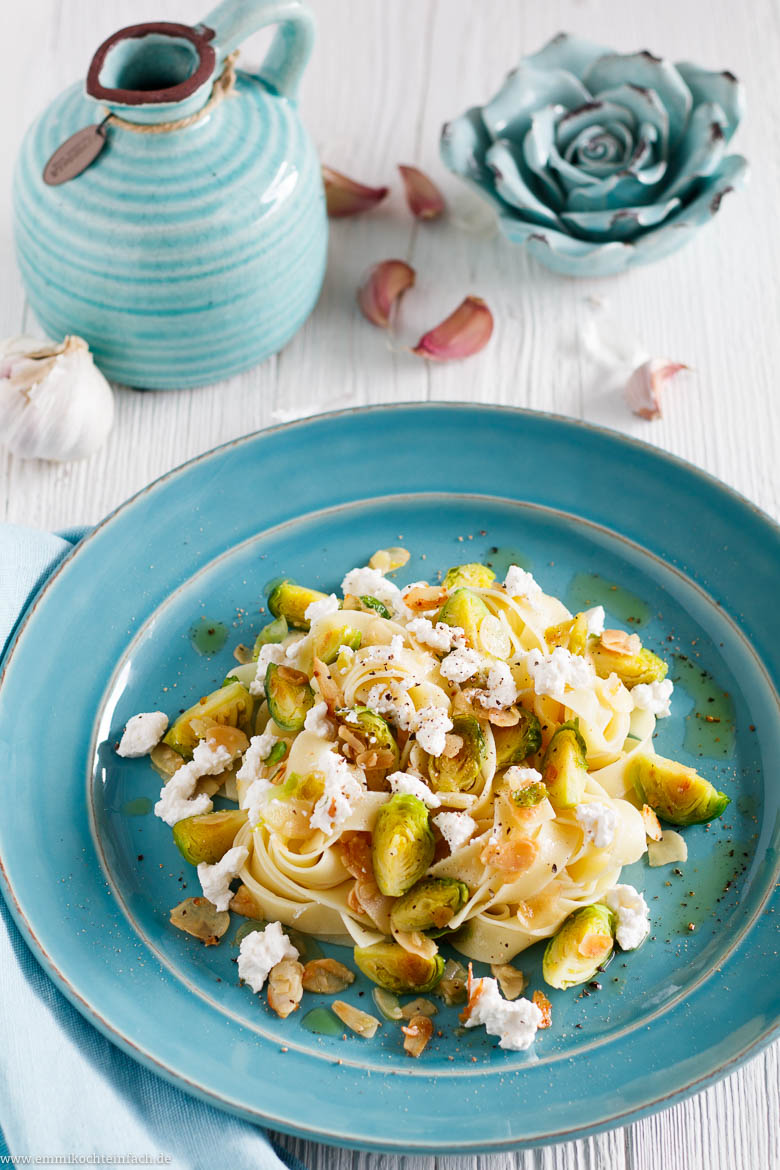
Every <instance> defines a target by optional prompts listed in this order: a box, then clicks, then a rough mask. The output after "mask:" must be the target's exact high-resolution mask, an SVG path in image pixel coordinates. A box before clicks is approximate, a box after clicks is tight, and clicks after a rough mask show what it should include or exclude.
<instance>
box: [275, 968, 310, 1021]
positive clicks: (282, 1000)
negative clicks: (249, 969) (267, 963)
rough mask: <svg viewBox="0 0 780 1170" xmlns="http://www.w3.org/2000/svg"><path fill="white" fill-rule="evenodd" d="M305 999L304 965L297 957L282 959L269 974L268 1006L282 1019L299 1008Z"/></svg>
mask: <svg viewBox="0 0 780 1170" xmlns="http://www.w3.org/2000/svg"><path fill="white" fill-rule="evenodd" d="M302 999H303V967H302V966H301V964H300V963H299V962H298V960H297V959H282V961H281V963H277V964H276V966H275V967H272V968H271V970H270V972H269V975H268V1006H269V1008H271V1010H272V1011H274V1012H276V1014H277V1016H279V1017H280V1019H282V1020H286V1019H287V1017H288V1016H289V1015H291V1014H292V1013H293V1012H294V1011H297V1010H298V1004H299V1003H300V1002H301V1000H302Z"/></svg>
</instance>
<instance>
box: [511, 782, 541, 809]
mask: <svg viewBox="0 0 780 1170" xmlns="http://www.w3.org/2000/svg"><path fill="white" fill-rule="evenodd" d="M546 796H547V786H546V784H543V783H542V782H541V781H540V780H537V781H536V783H534V784H526V785H525V786H524V787H523V788H516V789H514V790H513V792H512V804H514V805H515V806H516V807H517V808H533V807H534V805H537V804H541V802H542V801H543V800H544V798H545V797H546Z"/></svg>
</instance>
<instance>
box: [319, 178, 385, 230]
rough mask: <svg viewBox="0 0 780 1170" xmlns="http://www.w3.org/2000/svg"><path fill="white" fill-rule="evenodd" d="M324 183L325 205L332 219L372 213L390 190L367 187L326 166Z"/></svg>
mask: <svg viewBox="0 0 780 1170" xmlns="http://www.w3.org/2000/svg"><path fill="white" fill-rule="evenodd" d="M322 181H323V183H324V185H325V204H326V206H327V209H328V215H329V217H330V218H331V219H341V218H343V217H344V216H347V215H358V214H359V213H360V212H361V211H370V210H371V208H372V207H376V206H377V204H378V203H381V202H382V200H383V199H384V198H385V196H386V195H387V193H388V191H389V190H390V188H389V187H366V186H364V185H363V183H356V182H355V180H354V179H350V178H348V176H347V175H342V174H341V172H340V171H334V170H333V169H332V167H326V166H323V167H322Z"/></svg>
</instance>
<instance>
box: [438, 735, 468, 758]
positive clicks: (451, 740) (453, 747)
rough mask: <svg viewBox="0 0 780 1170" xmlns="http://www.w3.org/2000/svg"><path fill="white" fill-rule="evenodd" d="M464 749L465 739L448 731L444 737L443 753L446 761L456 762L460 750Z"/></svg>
mask: <svg viewBox="0 0 780 1170" xmlns="http://www.w3.org/2000/svg"><path fill="white" fill-rule="evenodd" d="M462 747H463V739H462V738H461V736H459V735H453V733H452V732H451V731H448V732H447V734H446V735H445V737H444V751H443V752H442V753H441V754H442V755H443V756H444V757H445V759H448V760H454V759H455V757H456V756H457V754H458V752H459V751H460V749H461V748H462Z"/></svg>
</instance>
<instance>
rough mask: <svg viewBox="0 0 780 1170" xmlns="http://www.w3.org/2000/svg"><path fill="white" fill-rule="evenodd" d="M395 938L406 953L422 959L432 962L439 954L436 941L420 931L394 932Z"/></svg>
mask: <svg viewBox="0 0 780 1170" xmlns="http://www.w3.org/2000/svg"><path fill="white" fill-rule="evenodd" d="M393 938H394V939H395V941H396V942H397V943H398V945H399V946H402V947H403V948H404V950H405V951H408V952H409V954H411V955H417V956H418V957H419V958H421V959H426V960H428V961H430V960H431V959H432V958H434V956H435V955H437V954H438V952H439V948H438V946H437V945H436V940H435V939H432V938H428V936H427V935H426V934H423V933H422V931H419V930H394V931H393Z"/></svg>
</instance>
